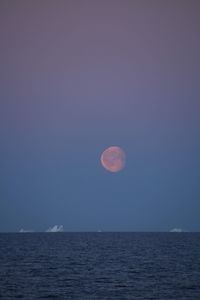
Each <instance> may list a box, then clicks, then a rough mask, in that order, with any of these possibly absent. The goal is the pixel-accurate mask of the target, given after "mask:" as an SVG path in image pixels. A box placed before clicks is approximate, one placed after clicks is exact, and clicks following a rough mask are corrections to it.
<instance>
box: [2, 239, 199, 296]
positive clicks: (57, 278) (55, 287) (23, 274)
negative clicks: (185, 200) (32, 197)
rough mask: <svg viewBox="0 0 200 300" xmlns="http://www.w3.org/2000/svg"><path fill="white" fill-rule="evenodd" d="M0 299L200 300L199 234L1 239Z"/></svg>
mask: <svg viewBox="0 0 200 300" xmlns="http://www.w3.org/2000/svg"><path fill="white" fill-rule="evenodd" d="M0 298H1V299H18V298H24V299H61V300H62V299H99V300H101V299H102V300H103V299H109V300H110V299H136V300H140V299H143V300H147V299H159V300H161V299H162V300H170V299H191V300H200V233H18V234H14V233H8V234H0Z"/></svg>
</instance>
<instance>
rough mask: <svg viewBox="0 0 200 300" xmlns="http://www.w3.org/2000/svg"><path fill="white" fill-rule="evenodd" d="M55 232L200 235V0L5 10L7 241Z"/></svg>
mask: <svg viewBox="0 0 200 300" xmlns="http://www.w3.org/2000/svg"><path fill="white" fill-rule="evenodd" d="M110 145H117V146H120V147H122V148H123V149H124V151H125V153H126V156H127V163H126V167H125V168H124V169H123V170H122V171H121V172H119V173H115V174H113V173H109V172H107V171H106V170H105V169H103V168H102V166H101V164H100V155H101V153H102V151H103V150H104V149H105V148H107V147H108V146H110ZM55 224H62V225H63V226H64V228H65V230H67V231H68V230H69V231H71V230H72V231H76V230H81V231H85V230H92V231H93V230H94V231H96V230H98V229H101V230H109V231H112V230H131V231H154V230H155V231H162V230H164V231H165V230H167V231H168V230H170V229H172V228H174V227H178V228H183V229H185V230H189V231H193V230H194V231H199V230H200V1H198V0H187V1H185V0H168V1H167V0H166V1H164V0H163V1H161V0H151V1H148V0H101V1H99V0H84V1H82V0H76V1H74V0H63V1H62V0H56V1H51V0H48V1H47V0H46V1H45V0H44V1H40V0H32V1H30V0H29V1H27V0H23V1H22V0H18V1H7V0H1V1H0V231H18V230H19V229H20V228H25V229H33V230H36V231H43V230H46V229H47V228H48V227H49V226H53V225H55Z"/></svg>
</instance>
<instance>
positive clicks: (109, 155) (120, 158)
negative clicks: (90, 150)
mask: <svg viewBox="0 0 200 300" xmlns="http://www.w3.org/2000/svg"><path fill="white" fill-rule="evenodd" d="M125 162H126V155H125V152H124V151H123V150H122V149H121V148H120V147H118V146H111V147H109V148H107V149H106V150H104V151H103V153H102V154H101V164H102V166H103V167H104V168H105V169H106V170H107V171H110V172H119V171H120V170H122V169H123V168H124V166H125Z"/></svg>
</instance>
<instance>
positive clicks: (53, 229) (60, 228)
mask: <svg viewBox="0 0 200 300" xmlns="http://www.w3.org/2000/svg"><path fill="white" fill-rule="evenodd" d="M63 231H64V228H63V225H55V226H53V227H49V228H48V229H47V230H46V232H63Z"/></svg>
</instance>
